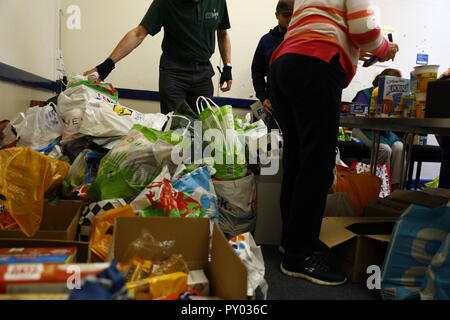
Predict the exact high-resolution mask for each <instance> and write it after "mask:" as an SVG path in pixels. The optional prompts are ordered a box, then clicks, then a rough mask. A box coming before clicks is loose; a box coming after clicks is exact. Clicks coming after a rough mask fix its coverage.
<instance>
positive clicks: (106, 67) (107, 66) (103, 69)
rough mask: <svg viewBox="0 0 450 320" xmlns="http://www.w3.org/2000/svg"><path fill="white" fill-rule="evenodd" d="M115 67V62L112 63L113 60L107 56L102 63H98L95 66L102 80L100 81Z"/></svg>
mask: <svg viewBox="0 0 450 320" xmlns="http://www.w3.org/2000/svg"><path fill="white" fill-rule="evenodd" d="M115 67H116V64H115V63H114V61H113V60H112V59H111V58H108V59H106V60H105V61H104V62H103V63H102V64H99V65H98V66H97V72H98V75H99V78H100V80H102V81H103V80H105V79H106V78H107V77H108V76H109V74H110V73H111V71H113V70H114V68H115Z"/></svg>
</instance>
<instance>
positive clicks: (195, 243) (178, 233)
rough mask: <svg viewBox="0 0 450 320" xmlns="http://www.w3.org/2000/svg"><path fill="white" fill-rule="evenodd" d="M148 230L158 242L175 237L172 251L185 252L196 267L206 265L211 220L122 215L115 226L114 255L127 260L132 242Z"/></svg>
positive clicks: (171, 252)
mask: <svg viewBox="0 0 450 320" xmlns="http://www.w3.org/2000/svg"><path fill="white" fill-rule="evenodd" d="M172 220H177V221H172ZM152 225H153V227H152ZM155 226H157V227H155ZM144 229H147V230H149V232H150V234H151V235H152V236H153V237H154V238H155V240H157V241H166V240H174V241H175V244H174V247H173V248H172V249H171V250H170V251H169V254H179V253H183V258H184V259H185V260H186V262H187V263H188V264H189V265H191V266H192V267H196V268H202V267H206V261H207V255H208V243H209V239H208V238H209V237H208V236H209V232H207V231H206V230H209V220H208V219H186V218H159V217H157V218H144V217H119V218H117V219H116V222H115V227H114V241H113V256H114V258H117V259H118V260H119V261H120V262H123V260H124V259H125V257H126V254H127V249H128V247H129V245H130V244H131V243H132V242H133V241H135V240H137V239H138V238H139V236H140V235H141V232H142V231H143V230H144Z"/></svg>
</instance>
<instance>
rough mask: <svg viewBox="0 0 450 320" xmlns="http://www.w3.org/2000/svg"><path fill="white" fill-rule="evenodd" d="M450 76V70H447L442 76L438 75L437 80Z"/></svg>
mask: <svg viewBox="0 0 450 320" xmlns="http://www.w3.org/2000/svg"><path fill="white" fill-rule="evenodd" d="M448 76H450V69H447V71H445V72H444V73H443V74H441V75H440V77H439V79H442V78H444V77H448Z"/></svg>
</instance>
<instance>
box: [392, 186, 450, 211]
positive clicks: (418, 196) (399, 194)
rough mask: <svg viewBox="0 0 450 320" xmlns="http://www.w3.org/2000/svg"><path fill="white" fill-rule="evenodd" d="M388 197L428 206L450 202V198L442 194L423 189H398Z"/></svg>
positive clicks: (438, 205)
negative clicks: (434, 193)
mask: <svg viewBox="0 0 450 320" xmlns="http://www.w3.org/2000/svg"><path fill="white" fill-rule="evenodd" d="M388 199H390V200H394V201H398V202H403V203H407V204H410V205H411V204H415V205H418V206H422V207H427V208H439V207H442V206H445V205H447V203H448V202H449V198H448V197H444V196H442V195H433V194H430V193H427V192H423V191H409V190H397V191H395V192H393V193H392V194H391V195H390V196H389V197H388Z"/></svg>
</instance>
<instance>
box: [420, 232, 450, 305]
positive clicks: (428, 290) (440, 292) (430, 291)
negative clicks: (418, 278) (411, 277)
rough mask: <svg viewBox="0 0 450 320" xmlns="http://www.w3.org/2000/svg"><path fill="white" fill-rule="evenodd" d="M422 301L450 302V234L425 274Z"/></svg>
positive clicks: (421, 292)
mask: <svg viewBox="0 0 450 320" xmlns="http://www.w3.org/2000/svg"><path fill="white" fill-rule="evenodd" d="M420 298H421V299H422V300H450V234H449V235H447V238H446V239H445V241H444V242H442V244H441V247H440V248H439V250H438V252H437V253H436V255H435V256H434V257H433V260H431V263H430V265H429V266H428V269H427V272H426V273H425V279H424V281H423V284H422V290H421V291H420Z"/></svg>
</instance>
